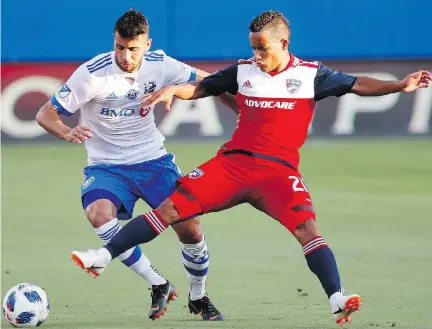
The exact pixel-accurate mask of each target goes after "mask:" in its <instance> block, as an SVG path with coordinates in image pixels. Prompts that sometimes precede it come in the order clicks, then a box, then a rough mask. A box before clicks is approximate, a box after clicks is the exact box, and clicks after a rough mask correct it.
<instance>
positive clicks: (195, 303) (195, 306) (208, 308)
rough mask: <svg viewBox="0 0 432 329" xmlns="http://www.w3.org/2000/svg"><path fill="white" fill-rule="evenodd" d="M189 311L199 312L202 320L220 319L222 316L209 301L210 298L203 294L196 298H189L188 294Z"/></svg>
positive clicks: (222, 318)
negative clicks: (201, 296)
mask: <svg viewBox="0 0 432 329" xmlns="http://www.w3.org/2000/svg"><path fill="white" fill-rule="evenodd" d="M188 307H189V311H190V312H191V313H193V314H200V315H201V317H202V319H203V320H204V321H222V320H224V316H223V315H222V313H221V312H219V311H218V309H217V308H216V307H215V306H214V305H213V303H212V302H211V301H210V298H208V297H207V296H204V297H203V298H201V299H198V300H191V299H190V296H189V302H188Z"/></svg>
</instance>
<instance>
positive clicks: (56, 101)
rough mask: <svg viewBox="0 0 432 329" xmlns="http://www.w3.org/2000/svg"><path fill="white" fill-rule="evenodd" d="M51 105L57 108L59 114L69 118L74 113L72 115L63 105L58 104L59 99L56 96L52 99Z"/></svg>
mask: <svg viewBox="0 0 432 329" xmlns="http://www.w3.org/2000/svg"><path fill="white" fill-rule="evenodd" d="M51 104H52V106H54V107H55V109H56V110H57V112H58V113H60V114H63V115H66V116H67V117H70V116H71V115H72V114H73V113H70V112H69V111H68V110H66V109H65V108H64V107H63V106H61V104H60V103H59V102H58V100H57V98H56V97H55V96H53V97H51Z"/></svg>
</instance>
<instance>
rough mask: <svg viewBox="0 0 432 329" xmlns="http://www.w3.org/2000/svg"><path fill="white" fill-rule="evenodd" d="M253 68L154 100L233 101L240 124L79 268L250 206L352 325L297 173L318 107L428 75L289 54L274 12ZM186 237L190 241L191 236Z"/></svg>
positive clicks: (354, 305)
mask: <svg viewBox="0 0 432 329" xmlns="http://www.w3.org/2000/svg"><path fill="white" fill-rule="evenodd" d="M249 28H250V35H249V39H250V43H251V46H252V49H253V52H254V57H253V58H252V59H251V60H242V61H239V62H238V63H237V64H235V65H231V66H229V67H227V68H225V69H223V70H221V71H218V72H216V73H214V74H213V75H211V76H209V77H207V78H205V79H204V80H202V81H201V82H200V83H199V84H197V85H192V84H182V85H177V86H169V87H166V88H163V89H161V90H160V91H157V92H155V93H153V94H149V95H147V96H145V98H144V99H143V105H144V106H152V105H154V104H156V103H158V102H164V103H165V104H166V108H167V109H168V110H169V108H170V104H171V101H172V98H173V96H176V97H178V98H181V99H186V100H188V99H197V98H202V97H207V96H211V95H213V96H216V95H220V94H221V93H224V92H230V93H232V94H235V95H236V97H237V104H238V107H239V117H238V125H237V128H236V130H235V132H234V134H233V136H232V139H231V140H230V141H229V142H227V143H225V144H224V145H223V146H222V147H221V149H220V150H219V152H218V154H217V155H216V157H214V158H213V159H211V160H209V161H207V162H206V163H204V164H202V165H201V166H199V167H198V168H197V169H195V170H193V171H192V172H190V173H189V174H188V175H186V176H184V177H182V178H180V179H179V180H178V188H177V190H176V191H175V192H174V194H173V195H171V197H169V198H168V199H167V200H165V201H164V202H163V203H162V204H161V205H160V206H159V207H158V208H156V209H154V210H152V211H149V212H147V213H145V214H144V215H142V216H138V217H136V218H135V219H134V220H132V221H131V222H130V223H128V224H127V225H125V227H124V229H123V230H121V231H120V232H119V233H118V234H117V235H116V236H115V237H114V238H113V239H112V240H111V242H110V243H108V244H107V245H106V246H105V247H104V248H101V249H97V250H91V251H87V252H78V251H74V252H73V255H74V258H75V259H76V260H78V261H79V262H80V265H81V266H82V267H83V268H84V269H86V268H89V267H92V266H93V267H95V266H96V267H105V266H107V264H108V263H109V262H110V261H111V260H112V259H113V258H115V257H117V256H118V255H119V254H121V253H122V252H124V251H125V250H127V249H129V248H131V247H133V246H135V245H137V244H140V243H145V242H149V241H151V240H152V239H154V238H155V237H156V236H157V235H159V234H160V233H162V231H164V230H165V229H166V228H167V227H168V225H172V227H173V228H174V230H176V225H175V224H176V223H179V222H183V221H185V220H187V219H190V218H193V217H195V216H198V215H201V214H205V213H209V212H217V211H221V210H224V209H227V208H231V207H233V206H235V205H238V204H241V203H249V204H251V205H252V206H253V207H255V208H256V209H258V210H260V211H262V212H264V213H266V214H267V215H269V216H270V217H273V218H274V219H275V220H277V221H279V222H280V223H281V224H282V225H283V226H285V227H286V228H287V229H288V230H289V231H290V232H291V233H292V234H293V235H294V236H295V238H296V239H297V240H298V241H299V243H300V244H301V245H302V248H303V252H304V255H305V258H306V262H307V264H308V266H309V268H310V270H311V271H312V272H313V273H315V274H316V276H317V277H318V279H319V280H320V282H321V284H322V286H323V288H324V291H325V292H326V294H327V296H328V298H329V300H330V305H331V308H332V313H333V317H334V318H335V320H336V323H337V324H339V325H342V324H343V323H345V322H350V321H351V313H353V312H354V311H356V310H358V309H359V308H360V305H361V302H362V299H361V297H360V296H359V295H357V294H351V295H346V294H344V290H343V288H342V286H341V280H340V277H339V272H338V268H337V265H336V260H335V257H334V255H333V253H332V251H331V250H330V248H329V247H328V245H327V243H326V241H325V240H324V239H323V237H322V236H321V234H320V233H319V231H318V228H317V224H316V221H315V211H314V208H313V204H312V200H311V196H310V195H309V192H308V190H307V187H306V185H305V184H304V182H303V179H302V176H301V174H300V173H299V172H298V165H299V152H298V151H299V149H300V147H301V146H302V145H303V143H304V141H305V139H306V137H307V133H308V128H309V124H310V122H311V120H312V115H313V112H314V109H315V104H316V102H317V101H319V100H321V99H324V98H326V97H330V96H338V97H339V96H342V95H344V94H346V93H355V94H357V95H361V96H381V95H387V94H390V93H396V92H412V91H415V90H417V89H418V88H426V87H428V86H429V83H430V81H431V75H430V73H429V72H427V71H418V72H415V73H412V74H409V75H408V76H407V77H405V78H404V79H403V80H400V81H381V80H377V79H374V78H369V77H363V76H360V77H355V76H351V75H347V74H343V73H340V72H337V71H335V70H332V69H330V68H328V67H326V66H325V65H323V64H322V63H319V62H308V61H303V60H301V59H299V58H297V57H295V56H294V55H293V54H291V53H290V52H288V45H289V37H290V29H289V22H288V21H287V19H286V18H285V17H284V16H283V15H282V14H281V13H279V12H274V11H266V12H264V13H262V14H260V15H259V16H257V17H256V18H254V19H253V20H252V22H251V23H250V27H249ZM183 234H185V233H183Z"/></svg>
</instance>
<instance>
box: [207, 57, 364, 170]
mask: <svg viewBox="0 0 432 329" xmlns="http://www.w3.org/2000/svg"><path fill="white" fill-rule="evenodd" d="M355 80H356V78H355V77H354V76H350V75H347V74H343V73H339V72H337V71H334V70H331V69H329V68H328V67H326V66H324V65H323V64H321V63H319V62H306V61H303V60H301V59H299V58H297V57H295V56H294V55H292V54H290V61H289V63H288V65H287V67H286V68H285V69H284V70H282V71H280V72H277V73H273V72H270V73H266V72H263V71H261V69H260V68H259V67H258V66H257V65H256V64H255V62H254V61H252V60H245V61H239V62H238V63H237V64H235V65H232V66H229V67H227V68H225V69H223V70H221V71H218V72H216V73H214V74H213V75H210V76H209V77H206V78H205V79H204V80H203V81H201V83H200V86H201V87H202V88H204V89H205V90H206V91H207V92H208V93H210V94H212V95H215V96H216V95H219V94H221V93H223V92H230V93H232V94H235V95H236V98H237V104H238V106H239V108H240V113H239V116H238V122H237V128H236V130H235V132H234V134H233V136H232V139H231V140H230V141H229V142H227V143H225V144H224V145H223V146H222V147H221V150H220V152H221V153H226V152H236V151H240V152H241V151H243V152H246V153H248V154H250V155H252V156H258V157H264V158H268V159H270V160H276V161H277V160H279V161H281V162H286V163H288V164H290V165H291V166H292V167H294V168H296V169H297V166H298V163H299V149H300V147H301V146H302V145H303V143H304V142H305V140H306V138H307V135H308V129H309V125H310V123H311V120H312V117H313V113H314V110H315V104H316V101H319V100H321V99H323V98H326V97H329V96H342V95H344V94H345V93H347V92H349V91H350V90H351V88H352V86H353V85H354V83H355Z"/></svg>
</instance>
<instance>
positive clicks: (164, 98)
mask: <svg viewBox="0 0 432 329" xmlns="http://www.w3.org/2000/svg"><path fill="white" fill-rule="evenodd" d="M174 96H175V97H177V98H180V99H183V100H192V99H198V98H204V97H208V96H211V94H209V93H208V92H206V91H205V89H204V88H201V87H200V84H199V83H198V84H191V83H183V84H180V85H175V86H167V87H164V88H162V89H160V90H158V91H155V92H153V93H149V94H146V95H144V97H143V98H142V105H143V107H149V106H154V105H156V104H157V103H165V109H166V110H167V111H170V110H171V103H172V98H173V97H174Z"/></svg>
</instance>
